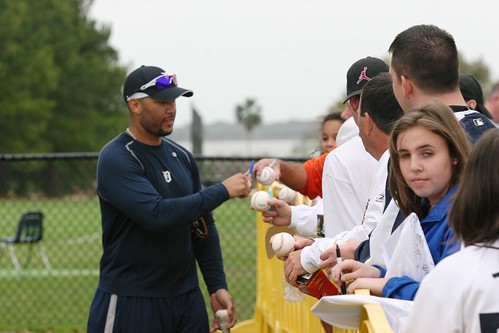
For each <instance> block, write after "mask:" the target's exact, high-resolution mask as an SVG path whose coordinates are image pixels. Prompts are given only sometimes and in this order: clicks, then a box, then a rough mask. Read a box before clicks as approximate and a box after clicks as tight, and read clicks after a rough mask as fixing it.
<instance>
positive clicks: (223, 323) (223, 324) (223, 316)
mask: <svg viewBox="0 0 499 333" xmlns="http://www.w3.org/2000/svg"><path fill="white" fill-rule="evenodd" d="M215 316H216V317H217V320H218V324H219V325H220V329H221V330H222V333H225V332H229V329H228V328H227V325H228V324H229V321H230V317H229V313H228V311H227V310H225V309H224V310H218V311H217V312H216V313H215Z"/></svg>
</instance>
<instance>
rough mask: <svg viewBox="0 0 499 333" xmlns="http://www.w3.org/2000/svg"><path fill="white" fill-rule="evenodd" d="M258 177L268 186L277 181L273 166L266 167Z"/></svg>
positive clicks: (261, 182) (259, 180)
mask: <svg viewBox="0 0 499 333" xmlns="http://www.w3.org/2000/svg"><path fill="white" fill-rule="evenodd" d="M256 179H257V180H258V182H260V184H262V185H263V186H268V185H270V184H272V183H273V182H274V181H275V171H274V169H272V168H271V167H265V168H263V169H262V172H261V173H260V175H259V176H257V177H256Z"/></svg>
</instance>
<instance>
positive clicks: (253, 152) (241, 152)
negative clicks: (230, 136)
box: [177, 139, 318, 158]
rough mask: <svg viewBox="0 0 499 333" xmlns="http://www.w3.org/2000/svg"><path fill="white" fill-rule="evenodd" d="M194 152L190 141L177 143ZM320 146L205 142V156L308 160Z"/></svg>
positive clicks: (308, 142) (311, 142) (296, 142)
mask: <svg viewBox="0 0 499 333" xmlns="http://www.w3.org/2000/svg"><path fill="white" fill-rule="evenodd" d="M177 142H178V143H179V144H181V145H182V146H184V147H185V148H187V149H189V150H190V151H192V144H191V142H190V141H177ZM317 145H318V143H317V142H316V140H303V139H293V140H283V139H278V140H251V141H249V142H248V141H245V140H231V141H228V140H208V141H205V142H203V156H220V157H229V156H230V157H246V156H262V157H296V158H308V157H309V156H310V154H311V153H312V152H313V151H314V148H315V147H316V146H317Z"/></svg>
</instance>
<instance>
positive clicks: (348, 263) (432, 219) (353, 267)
mask: <svg viewBox="0 0 499 333" xmlns="http://www.w3.org/2000/svg"><path fill="white" fill-rule="evenodd" d="M389 151H390V158H391V162H392V163H391V164H390V191H391V193H392V196H393V198H394V199H395V200H396V202H397V204H398V206H399V208H400V210H401V212H402V213H403V214H404V215H405V216H408V215H409V214H410V213H412V212H414V213H416V215H417V216H418V218H419V220H420V221H421V228H422V230H423V232H424V234H425V238H426V242H427V243H428V247H429V249H430V252H431V255H432V257H433V261H434V263H435V265H436V264H438V263H439V262H440V261H441V260H442V259H443V258H445V257H447V256H449V255H450V254H452V253H454V252H456V251H458V250H459V248H460V244H459V242H458V241H456V240H455V239H454V237H453V236H454V235H453V233H452V231H451V230H450V228H449V225H448V223H447V212H448V210H449V207H450V205H451V203H452V196H453V193H454V192H455V191H456V187H457V185H458V183H459V178H460V175H461V172H462V170H463V167H464V164H465V162H466V160H467V158H468V155H469V152H470V144H469V140H468V139H467V137H466V134H465V132H464V130H463V129H462V128H461V126H460V125H459V123H458V121H457V119H456V117H455V116H454V114H453V113H452V111H451V109H450V108H449V107H447V106H446V105H444V104H441V103H439V102H434V103H430V104H428V105H426V106H423V107H421V108H419V109H417V110H413V111H410V112H408V113H407V114H405V115H404V116H403V117H402V118H401V119H400V120H399V121H398V122H397V123H396V124H395V126H394V128H393V130H392V133H391V137H390V145H389ZM385 273H386V269H385V268H384V267H379V266H370V265H366V264H363V263H361V262H358V261H355V260H345V261H343V262H342V263H341V264H338V265H336V266H335V267H334V268H333V269H332V278H333V280H334V281H335V282H336V284H337V285H338V286H340V285H341V283H342V282H343V283H344V282H345V281H352V282H351V283H350V284H349V285H348V288H347V292H348V293H352V292H353V291H354V290H355V289H359V288H367V289H370V291H371V294H372V295H376V296H383V297H391V298H398V299H405V300H413V299H414V297H415V295H416V292H417V290H418V288H419V282H417V281H415V280H413V279H411V278H409V277H407V276H400V277H392V278H389V279H387V278H384V275H385Z"/></svg>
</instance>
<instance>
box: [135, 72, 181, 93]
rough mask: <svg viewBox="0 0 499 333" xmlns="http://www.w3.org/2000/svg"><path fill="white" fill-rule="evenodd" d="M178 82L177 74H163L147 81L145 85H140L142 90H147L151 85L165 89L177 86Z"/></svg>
mask: <svg viewBox="0 0 499 333" xmlns="http://www.w3.org/2000/svg"><path fill="white" fill-rule="evenodd" d="M177 85H178V83H177V75H175V74H172V75H166V74H161V75H160V76H157V77H155V78H154V79H152V80H151V81H149V82H147V83H146V84H144V85H143V86H141V87H140V90H141V91H144V90H146V89H147V88H149V87H156V88H157V89H165V88H169V87H176V86H177Z"/></svg>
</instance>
